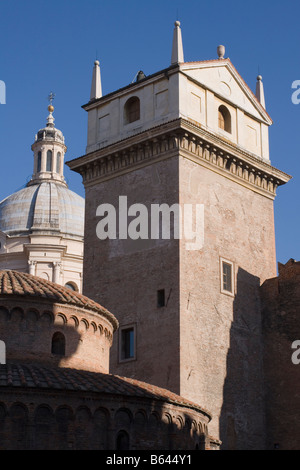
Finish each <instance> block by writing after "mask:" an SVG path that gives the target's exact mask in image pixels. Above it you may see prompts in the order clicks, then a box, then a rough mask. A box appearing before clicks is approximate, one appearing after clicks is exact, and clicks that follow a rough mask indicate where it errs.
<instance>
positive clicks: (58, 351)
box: [51, 331, 66, 356]
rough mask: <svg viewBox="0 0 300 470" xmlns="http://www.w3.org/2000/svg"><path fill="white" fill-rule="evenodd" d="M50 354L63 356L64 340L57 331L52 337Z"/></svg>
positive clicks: (64, 349) (64, 350)
mask: <svg viewBox="0 0 300 470" xmlns="http://www.w3.org/2000/svg"><path fill="white" fill-rule="evenodd" d="M51 353H52V354H55V355H56V356H65V353H66V340H65V337H64V335H63V334H62V333H60V332H59V331H58V332H56V333H54V335H53V336H52V345H51Z"/></svg>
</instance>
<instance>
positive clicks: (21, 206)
mask: <svg viewBox="0 0 300 470" xmlns="http://www.w3.org/2000/svg"><path fill="white" fill-rule="evenodd" d="M0 230H2V232H5V233H6V234H7V235H23V234H28V233H29V232H30V233H31V232H33V231H35V230H38V231H43V232H49V231H51V232H53V231H55V232H56V231H58V232H60V233H63V234H67V235H71V236H77V237H78V236H79V237H83V234H84V199H83V198H82V197H81V196H79V195H78V194H76V193H74V192H73V191H71V190H69V189H68V188H67V187H66V186H65V185H63V184H60V183H57V182H41V183H39V184H33V185H31V186H27V187H26V188H24V189H21V190H20V191H18V192H16V193H14V194H12V195H11V196H9V197H7V198H6V199H4V200H3V201H2V202H0Z"/></svg>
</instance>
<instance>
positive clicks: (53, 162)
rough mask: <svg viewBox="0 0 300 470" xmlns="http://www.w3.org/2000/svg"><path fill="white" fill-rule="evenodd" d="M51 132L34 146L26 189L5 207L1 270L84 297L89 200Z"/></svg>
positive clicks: (50, 125) (58, 135)
mask: <svg viewBox="0 0 300 470" xmlns="http://www.w3.org/2000/svg"><path fill="white" fill-rule="evenodd" d="M48 109H49V111H50V114H49V116H48V119H47V126H46V127H45V128H44V129H41V130H39V131H38V133H37V135H36V137H35V142H34V144H33V145H32V150H33V152H34V170H33V175H32V179H31V180H30V182H29V183H28V184H27V186H26V187H25V188H23V189H21V190H20V191H18V192H16V193H14V194H12V195H11V196H9V197H7V198H6V199H4V200H3V201H2V202H1V203H0V269H10V270H16V271H22V272H27V273H29V274H33V275H36V276H39V277H41V278H43V279H46V280H49V281H52V282H56V283H57V284H61V285H67V286H68V287H70V288H72V289H74V290H76V291H78V292H81V291H82V265H83V235H84V199H83V198H82V197H81V196H79V195H77V194H75V193H74V192H73V191H71V190H69V189H68V187H67V184H66V182H65V178H64V155H65V152H66V149H67V148H66V146H65V143H64V136H63V134H62V132H61V131H59V130H58V129H56V128H55V127H54V119H53V116H52V112H53V107H50V106H49V108H48Z"/></svg>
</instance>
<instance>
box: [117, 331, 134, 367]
mask: <svg viewBox="0 0 300 470" xmlns="http://www.w3.org/2000/svg"><path fill="white" fill-rule="evenodd" d="M119 349H120V351H119V352H120V361H128V360H132V359H135V327H134V326H131V327H124V328H121V329H120V343H119Z"/></svg>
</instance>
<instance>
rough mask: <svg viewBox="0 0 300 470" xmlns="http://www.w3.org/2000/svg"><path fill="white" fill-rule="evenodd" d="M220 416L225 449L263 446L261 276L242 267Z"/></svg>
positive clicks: (237, 285)
mask: <svg viewBox="0 0 300 470" xmlns="http://www.w3.org/2000/svg"><path fill="white" fill-rule="evenodd" d="M235 292H236V295H235V298H234V302H233V321H232V324H231V328H230V345H229V350H228V355H227V375H226V379H225V381H224V388H223V406H222V410H221V415H220V440H221V441H222V448H223V449H228V450H236V449H257V450H258V449H263V448H264V396H263V359H262V358H263V350H262V336H261V306H260V279H259V278H258V277H256V276H253V275H252V274H250V273H249V272H247V271H245V270H243V269H241V268H239V270H238V273H237V280H236V289H235Z"/></svg>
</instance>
